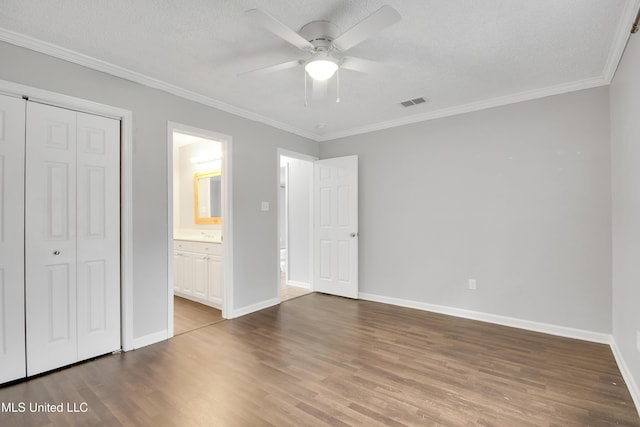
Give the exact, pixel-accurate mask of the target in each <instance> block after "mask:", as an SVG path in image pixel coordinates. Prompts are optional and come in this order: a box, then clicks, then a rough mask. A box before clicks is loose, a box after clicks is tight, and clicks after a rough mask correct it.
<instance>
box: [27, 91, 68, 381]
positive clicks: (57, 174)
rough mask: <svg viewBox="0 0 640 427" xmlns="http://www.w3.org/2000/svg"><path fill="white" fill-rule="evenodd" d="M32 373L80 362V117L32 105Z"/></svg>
mask: <svg viewBox="0 0 640 427" xmlns="http://www.w3.org/2000/svg"><path fill="white" fill-rule="evenodd" d="M26 144H27V148H26V181H25V182H26V193H25V197H26V203H25V210H26V224H25V255H26V264H25V267H26V268H25V278H26V281H25V286H26V292H25V298H26V332H27V374H28V375H34V374H38V373H40V372H44V371H48V370H50V369H54V368H57V367H60V366H64V365H68V364H71V363H74V362H76V361H77V360H78V348H77V330H76V253H77V251H76V228H75V224H76V185H75V183H76V113H75V112H74V111H70V110H65V109H62V108H55V107H50V106H45V105H41V104H36V103H32V102H28V103H27V135H26Z"/></svg>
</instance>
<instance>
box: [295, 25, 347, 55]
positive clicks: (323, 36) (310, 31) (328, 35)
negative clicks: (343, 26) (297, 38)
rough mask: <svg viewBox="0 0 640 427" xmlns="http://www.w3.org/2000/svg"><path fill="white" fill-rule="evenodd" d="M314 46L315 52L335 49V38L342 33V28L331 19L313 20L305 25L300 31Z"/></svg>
mask: <svg viewBox="0 0 640 427" xmlns="http://www.w3.org/2000/svg"><path fill="white" fill-rule="evenodd" d="M298 34H300V35H301V36H302V37H304V39H305V40H308V41H309V43H311V44H312V45H313V47H314V50H315V52H322V51H325V52H329V51H331V50H333V49H334V47H333V40H335V39H336V37H338V36H339V35H340V29H339V28H338V26H337V25H336V24H334V23H333V22H329V21H313V22H309V23H308V24H306V25H305V26H303V27H302V28H301V29H300V31H299V32H298Z"/></svg>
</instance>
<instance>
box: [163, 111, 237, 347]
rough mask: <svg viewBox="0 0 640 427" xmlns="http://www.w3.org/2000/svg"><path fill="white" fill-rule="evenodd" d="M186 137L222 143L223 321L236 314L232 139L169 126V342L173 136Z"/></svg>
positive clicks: (170, 331)
mask: <svg viewBox="0 0 640 427" xmlns="http://www.w3.org/2000/svg"><path fill="white" fill-rule="evenodd" d="M174 132H179V133H185V134H188V135H193V136H199V137H202V138H205V139H213V140H215V141H218V142H220V143H222V193H223V195H222V237H223V239H224V240H223V243H222V277H223V279H222V317H223V318H224V319H228V318H230V317H231V314H232V313H233V310H232V309H233V232H232V230H233V214H232V201H233V194H232V188H233V187H232V185H231V184H232V176H233V175H232V173H231V165H232V161H231V156H232V149H231V146H232V144H231V142H232V138H231V136H230V135H225V134H223V133H219V132H215V131H211V130H208V129H202V128H197V127H194V126H189V125H185V124H181V123H175V122H167V201H168V203H167V219H168V221H167V279H168V280H167V284H168V286H167V338H171V337H173V133H174Z"/></svg>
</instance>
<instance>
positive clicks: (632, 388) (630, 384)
mask: <svg viewBox="0 0 640 427" xmlns="http://www.w3.org/2000/svg"><path fill="white" fill-rule="evenodd" d="M611 351H612V352H613V357H615V359H616V363H617V364H618V368H619V369H620V373H621V374H622V378H624V382H625V383H627V388H628V389H629V393H630V394H631V398H632V399H633V403H635V405H636V411H638V415H639V416H640V388H639V387H638V383H636V381H635V380H634V379H633V375H631V371H630V370H629V367H628V366H627V364H626V362H625V361H624V357H622V353H621V352H620V349H619V348H618V344H616V340H615V338H613V339H612V342H611Z"/></svg>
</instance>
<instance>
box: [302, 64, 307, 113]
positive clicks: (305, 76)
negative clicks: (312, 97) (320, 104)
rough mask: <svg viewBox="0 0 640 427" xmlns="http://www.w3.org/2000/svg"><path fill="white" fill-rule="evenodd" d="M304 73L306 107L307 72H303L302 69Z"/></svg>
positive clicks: (305, 103) (305, 104) (305, 102)
mask: <svg viewBox="0 0 640 427" xmlns="http://www.w3.org/2000/svg"><path fill="white" fill-rule="evenodd" d="M302 71H303V72H304V106H305V107H306V106H307V105H308V104H307V72H306V71H304V69H303V70H302Z"/></svg>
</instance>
